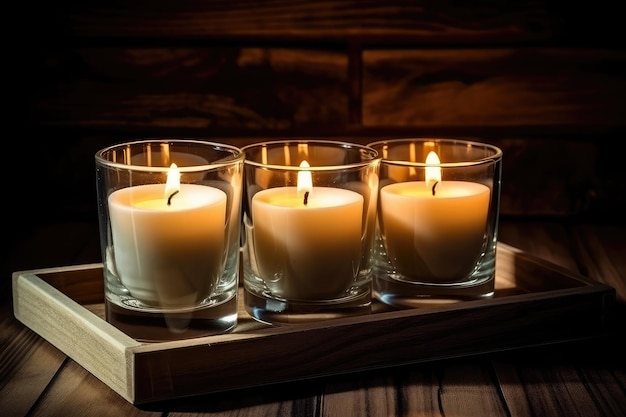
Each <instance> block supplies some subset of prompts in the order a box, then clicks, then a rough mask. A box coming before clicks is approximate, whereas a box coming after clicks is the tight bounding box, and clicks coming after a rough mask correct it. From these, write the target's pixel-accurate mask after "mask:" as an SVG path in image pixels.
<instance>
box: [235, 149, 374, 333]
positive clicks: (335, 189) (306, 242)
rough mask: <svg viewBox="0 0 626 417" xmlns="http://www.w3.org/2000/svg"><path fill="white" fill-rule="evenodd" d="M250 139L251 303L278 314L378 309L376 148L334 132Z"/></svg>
mask: <svg viewBox="0 0 626 417" xmlns="http://www.w3.org/2000/svg"><path fill="white" fill-rule="evenodd" d="M242 149H243V151H244V153H245V161H244V166H245V198H244V214H243V216H244V217H243V218H244V230H245V234H244V236H243V275H244V280H243V283H244V290H245V291H244V303H245V306H246V310H247V311H248V313H249V314H250V315H251V316H252V317H254V318H255V319H257V320H258V321H261V322H265V323H270V324H286V323H295V322H302V321H315V320H324V319H330V318H336V317H342V316H348V315H356V314H365V313H369V312H370V307H371V299H372V294H371V278H372V275H371V273H372V269H371V259H372V249H373V242H374V231H375V225H376V204H377V201H376V200H377V195H378V169H379V164H380V158H379V157H378V155H377V154H376V152H375V151H374V150H372V149H371V148H368V147H366V146H363V145H358V144H353V143H346V142H340V141H333V140H286V141H273V142H264V143H257V144H252V145H249V146H244V147H243V148H242Z"/></svg>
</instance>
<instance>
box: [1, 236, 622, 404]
mask: <svg viewBox="0 0 626 417" xmlns="http://www.w3.org/2000/svg"><path fill="white" fill-rule="evenodd" d="M533 262H534V261H533V258H529V257H528V256H526V255H524V254H523V253H522V252H521V251H519V250H516V249H515V248H511V247H508V246H506V245H504V244H502V245H501V246H499V249H498V263H497V279H496V282H497V287H498V290H497V291H496V296H495V298H494V299H492V300H482V301H471V302H466V303H460V304H456V305H455V304H452V305H444V306H441V305H437V306H435V307H432V308H431V307H428V308H424V309H410V310H399V311H384V312H380V313H373V314H370V315H365V316H357V317H350V318H344V319H335V320H329V321H325V322H317V323H307V324H298V325H294V326H283V327H271V326H266V325H261V324H259V326H258V327H257V328H253V327H246V326H242V327H241V328H240V327H239V326H238V328H237V329H235V331H234V332H233V333H229V334H222V335H216V336H209V337H203V338H197V339H191V340H180V341H173V342H163V343H138V342H135V341H134V340H132V339H130V338H129V337H128V336H126V335H124V334H123V333H122V332H120V331H119V330H117V329H115V328H113V327H112V326H111V325H109V324H108V323H106V322H104V321H103V320H102V319H101V318H100V317H98V316H96V315H94V314H93V313H91V312H90V311H88V310H87V309H85V308H83V307H81V306H80V305H79V304H78V303H77V302H75V301H73V300H72V299H70V298H68V297H66V296H65V295H64V294H63V292H62V291H61V290H62V289H65V290H67V291H69V293H70V294H71V293H72V291H74V290H77V291H79V293H80V292H81V290H80V289H81V288H82V289H86V290H87V291H88V292H89V291H91V290H92V289H93V288H95V286H93V285H90V284H86V283H85V282H82V283H80V284H79V280H77V279H75V278H73V277H69V278H67V279H65V278H63V272H64V271H63V269H59V268H53V269H50V270H44V271H30V272H28V271H27V272H22V273H16V274H15V275H14V282H13V284H14V292H13V294H14V309H15V316H16V318H17V319H18V320H20V321H22V322H23V323H24V324H26V325H27V326H29V327H31V328H32V329H33V330H35V331H36V332H37V333H39V334H41V335H42V336H43V337H44V338H46V339H47V340H49V341H51V342H52V343H53V344H54V345H55V346H57V347H59V348H60V349H61V350H62V351H64V352H65V353H67V354H68V355H69V356H70V357H72V358H73V359H75V360H76V361H77V362H78V363H80V364H81V365H82V366H84V367H85V368H86V369H87V370H89V371H90V372H91V373H92V374H94V375H95V376H97V377H98V378H99V379H101V380H102V381H103V382H105V383H107V385H109V386H110V387H111V388H112V389H113V390H115V391H116V392H118V393H119V394H120V395H121V396H122V397H124V398H125V399H127V400H128V401H129V402H134V403H143V402H151V401H156V400H163V399H168V398H177V397H181V396H189V395H196V394H202V393H207V392H216V391H223V390H231V389H239V388H245V387H252V386H257V385H265V384H273V383H278V382H285V381H290V380H295V379H302V378H305V379H306V378H315V377H321V376H325V375H333V374H342V373H348V372H356V371H361V370H366V369H371V368H381V367H387V366H393V365H400V364H406V363H413V362H423V361H427V360H433V359H441V358H449V357H455V356H462V355H467V354H475V353H478V352H484V351H493V350H502V349H510V348H513V347H519V346H524V345H528V344H531V345H532V344H542V343H557V342H562V341H566V340H572V339H578V338H581V337H582V338H585V337H595V336H599V335H601V334H604V332H605V325H606V323H605V319H606V316H607V315H610V310H608V309H609V307H610V306H609V305H607V301H609V300H610V298H611V296H614V292H613V291H612V289H610V288H608V287H604V286H601V285H599V284H595V283H594V282H592V281H587V280H585V279H584V278H582V277H580V276H576V275H571V274H570V273H569V272H568V271H567V270H565V269H563V268H560V267H558V266H556V265H553V264H549V263H546V262H544V261H541V260H536V265H534V266H533V265H532V264H533ZM100 267H101V266H100ZM86 268H87V269H88V270H90V271H92V272H93V271H94V270H95V269H97V268H98V265H90V266H86ZM78 270H80V267H78V266H77V267H71V268H68V269H67V270H66V271H67V273H68V274H69V275H72V274H75V273H78ZM46 274H48V276H46ZM537 274H539V276H537ZM541 274H543V275H541ZM542 276H543V279H541V277H542ZM40 277H41V278H40ZM46 277H47V279H48V281H49V283H47V282H45V281H43V280H42V278H43V279H45V278H46ZM82 278H83V280H90V279H91V280H101V279H102V278H101V277H100V276H99V274H97V273H94V274H87V275H85V276H83V277H82ZM555 278H556V281H555ZM548 281H550V282H551V285H548V286H546V285H541V283H542V282H544V283H545V282H548ZM553 281H554V282H553ZM51 284H52V285H51ZM53 285H57V286H59V289H57V288H55V287H54V286H53ZM511 285H512V288H511ZM511 289H513V290H514V291H512V292H511ZM517 289H519V290H517ZM515 290H517V291H515ZM92 298H93V297H91V296H87V297H86V298H85V300H88V301H89V302H91V301H93V299H92ZM565 318H567V321H566V323H564V320H565ZM567 323H569V324H570V325H568V324H567ZM512 329H516V332H514V333H512V332H511V330H512ZM77 339H79V340H82V341H83V343H81V344H80V345H78V346H77V345H76V344H73V343H71V341H72V340H77ZM310 340H315V341H316V343H315V344H314V345H312V344H310V343H309V341H310ZM277 360H278V361H279V363H277V362H276V361H277Z"/></svg>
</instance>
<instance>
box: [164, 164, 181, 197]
mask: <svg viewBox="0 0 626 417" xmlns="http://www.w3.org/2000/svg"><path fill="white" fill-rule="evenodd" d="M178 191H180V171H179V170H178V166H177V165H176V164H172V165H170V169H169V171H168V172H167V182H166V183H165V199H169V198H170V197H171V196H172V195H174V194H175V193H177V192H178Z"/></svg>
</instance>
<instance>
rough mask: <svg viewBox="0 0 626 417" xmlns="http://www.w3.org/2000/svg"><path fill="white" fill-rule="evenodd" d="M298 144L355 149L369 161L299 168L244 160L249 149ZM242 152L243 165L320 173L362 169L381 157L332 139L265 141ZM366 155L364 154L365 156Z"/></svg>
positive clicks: (355, 145) (353, 143) (352, 143)
mask: <svg viewBox="0 0 626 417" xmlns="http://www.w3.org/2000/svg"><path fill="white" fill-rule="evenodd" d="M299 144H308V145H311V144H313V145H326V146H330V147H335V148H339V149H355V150H358V151H360V154H361V155H367V156H368V157H369V159H366V160H363V161H359V162H353V163H348V164H339V165H316V166H310V167H301V166H296V165H284V164H268V163H263V162H258V161H253V160H250V159H248V158H246V156H245V155H246V152H247V151H249V150H251V149H256V148H259V149H260V148H263V147H269V146H272V147H276V146H285V145H289V146H294V145H296V146H297V145H299ZM241 150H242V152H243V153H244V165H249V166H254V167H257V168H263V169H267V170H283V171H312V172H322V171H336V170H345V169H354V168H362V167H367V166H369V165H371V164H372V163H375V162H376V161H380V160H381V159H382V157H381V156H380V154H379V152H378V151H377V150H376V149H374V148H372V147H370V146H367V145H364V144H361V143H356V142H349V141H345V140H333V139H279V140H267V141H263V142H256V143H251V144H248V145H245V146H242V147H241ZM365 153H366V154H365Z"/></svg>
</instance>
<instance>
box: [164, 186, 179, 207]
mask: <svg viewBox="0 0 626 417" xmlns="http://www.w3.org/2000/svg"><path fill="white" fill-rule="evenodd" d="M178 193H179V191H178V190H176V191H174V192H173V193H172V194H171V195H170V196H169V198H168V199H167V205H168V206H170V205H172V197H174V196H175V195H176V194H178Z"/></svg>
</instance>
